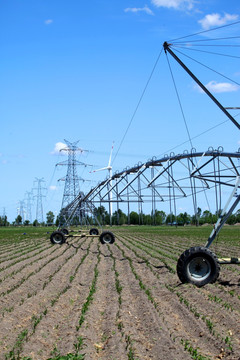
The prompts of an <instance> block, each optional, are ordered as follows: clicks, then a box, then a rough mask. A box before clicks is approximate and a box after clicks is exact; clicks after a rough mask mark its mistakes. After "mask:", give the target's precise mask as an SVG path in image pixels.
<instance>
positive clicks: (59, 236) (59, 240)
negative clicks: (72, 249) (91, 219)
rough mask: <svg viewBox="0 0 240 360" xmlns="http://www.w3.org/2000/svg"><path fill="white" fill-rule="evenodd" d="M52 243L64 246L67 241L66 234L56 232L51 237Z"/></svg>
mask: <svg viewBox="0 0 240 360" xmlns="http://www.w3.org/2000/svg"><path fill="white" fill-rule="evenodd" d="M50 241H51V243H52V244H59V245H61V244H63V243H65V241H66V239H65V236H64V234H63V233H62V232H61V231H54V232H53V233H52V234H51V236H50Z"/></svg>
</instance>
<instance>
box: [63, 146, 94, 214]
mask: <svg viewBox="0 0 240 360" xmlns="http://www.w3.org/2000/svg"><path fill="white" fill-rule="evenodd" d="M64 142H65V143H66V145H67V147H66V148H63V149H61V150H60V151H64V152H66V153H67V155H68V160H65V161H62V162H60V163H58V164H56V166H57V165H65V166H67V175H66V176H65V177H64V178H61V179H59V181H65V186H64V192H63V199H62V208H61V214H62V215H63V216H64V217H66V218H69V216H70V213H68V211H64V209H65V207H66V206H67V205H68V204H70V203H71V202H72V201H73V200H74V199H75V198H76V197H77V195H79V193H80V185H79V181H80V180H82V181H84V180H83V179H82V178H81V177H80V176H78V174H77V166H78V165H83V166H87V165H86V164H84V163H82V162H81V161H78V160H77V159H76V156H77V153H79V152H80V153H82V152H83V149H81V148H79V147H78V146H77V144H78V142H79V141H75V142H73V143H71V142H70V141H67V140H65V139H64ZM76 216H77V217H78V218H80V217H81V214H80V213H79V211H76Z"/></svg>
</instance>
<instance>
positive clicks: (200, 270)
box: [177, 246, 220, 287]
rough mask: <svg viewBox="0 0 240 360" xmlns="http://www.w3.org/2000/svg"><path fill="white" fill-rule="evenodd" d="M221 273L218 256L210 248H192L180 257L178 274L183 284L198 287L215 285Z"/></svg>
mask: <svg viewBox="0 0 240 360" xmlns="http://www.w3.org/2000/svg"><path fill="white" fill-rule="evenodd" d="M219 272H220V265H219V263H218V259H217V256H216V255H215V254H214V253H213V252H212V251H211V250H209V249H208V248H206V247H201V246H196V247H192V248H190V249H188V250H186V251H184V253H182V255H181V256H180V258H179V259H178V263H177V274H178V277H179V279H180V281H181V282H182V283H191V284H195V285H196V286H198V287H201V286H204V285H206V284H208V283H214V282H215V281H216V280H217V278H218V276H219Z"/></svg>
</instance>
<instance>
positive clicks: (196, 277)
mask: <svg viewBox="0 0 240 360" xmlns="http://www.w3.org/2000/svg"><path fill="white" fill-rule="evenodd" d="M170 46H171V44H168V43H167V42H164V44H163V48H164V50H165V53H167V52H168V53H169V54H170V55H171V56H172V57H173V58H174V59H175V60H176V61H177V62H178V63H179V64H180V65H181V66H182V68H183V69H184V70H185V71H186V72H187V73H188V74H189V75H190V76H191V78H192V79H193V80H194V81H195V82H196V83H197V84H198V85H199V86H200V87H201V89H202V90H203V91H204V92H205V93H206V94H207V95H208V96H209V97H210V99H212V101H213V102H214V103H215V104H216V105H217V106H218V107H219V108H220V109H221V110H222V111H223V113H224V114H225V115H226V116H227V117H228V118H229V119H230V120H231V121H232V123H233V124H234V125H235V126H236V127H237V128H238V129H239V130H240V124H239V123H238V122H237V121H236V120H235V119H234V118H233V117H232V115H231V114H230V113H229V112H228V111H227V109H230V108H224V107H223V106H222V104H220V102H219V101H218V100H217V99H216V98H215V97H214V96H213V94H212V93H211V92H210V91H209V90H208V89H207V88H206V87H205V86H204V85H203V84H202V83H201V81H200V80H199V79H198V78H197V77H196V76H195V75H194V74H193V73H192V72H191V71H190V70H189V68H188V67H187V66H186V65H185V64H184V63H183V62H182V61H181V60H180V59H179V58H178V57H177V55H176V54H175V53H174V52H173V51H172V49H171V48H170ZM236 108H237V107H236ZM236 170H237V169H236ZM236 175H237V176H236V182H235V186H234V188H233V190H232V192H231V194H230V196H229V198H228V200H227V202H226V205H225V207H224V208H223V210H222V211H221V214H220V216H219V218H218V220H217V222H216V224H215V226H214V229H213V231H212V232H211V234H210V236H209V238H208V240H207V242H206V244H205V247H193V248H190V249H188V250H186V251H184V252H183V254H182V255H181V256H180V258H179V259H178V263H177V273H178V276H179V279H180V280H181V281H182V282H183V283H184V282H190V283H193V284H195V285H197V286H203V285H205V284H207V283H213V282H215V281H216V279H217V278H218V276H219V271H220V266H219V264H236V263H237V264H240V258H225V259H218V258H217V256H216V255H215V254H214V253H213V252H212V251H210V250H209V247H210V245H211V244H212V242H213V241H214V239H215V238H216V236H217V235H218V233H219V232H220V230H221V228H222V227H223V225H224V224H225V222H226V221H227V219H228V218H229V216H230V215H231V214H232V212H233V210H234V209H236V207H237V205H238V204H239V202H240V195H236V194H237V189H238V188H239V184H240V174H239V171H238V170H237V173H236ZM191 176H194V173H192V174H191ZM212 181H214V182H216V176H215V178H214V179H213V180H212ZM234 196H236V199H235V201H234V202H233V204H232V206H231V207H230V208H229V209H228V207H229V205H230V204H231V202H232V199H233V198H234Z"/></svg>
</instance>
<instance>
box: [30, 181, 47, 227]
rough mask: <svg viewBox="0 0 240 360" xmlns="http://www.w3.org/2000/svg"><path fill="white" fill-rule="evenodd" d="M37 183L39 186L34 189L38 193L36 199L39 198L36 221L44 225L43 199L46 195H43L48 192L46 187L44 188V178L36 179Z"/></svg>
mask: <svg viewBox="0 0 240 360" xmlns="http://www.w3.org/2000/svg"><path fill="white" fill-rule="evenodd" d="M35 179H36V180H35V183H36V184H37V187H36V188H34V189H33V190H36V191H37V194H36V195H34V197H35V198H37V206H36V220H37V221H38V222H39V223H43V222H44V220H43V204H42V199H43V197H45V195H43V191H45V190H46V188H45V187H43V186H42V183H44V182H45V180H44V179H43V178H41V179H38V178H35Z"/></svg>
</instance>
